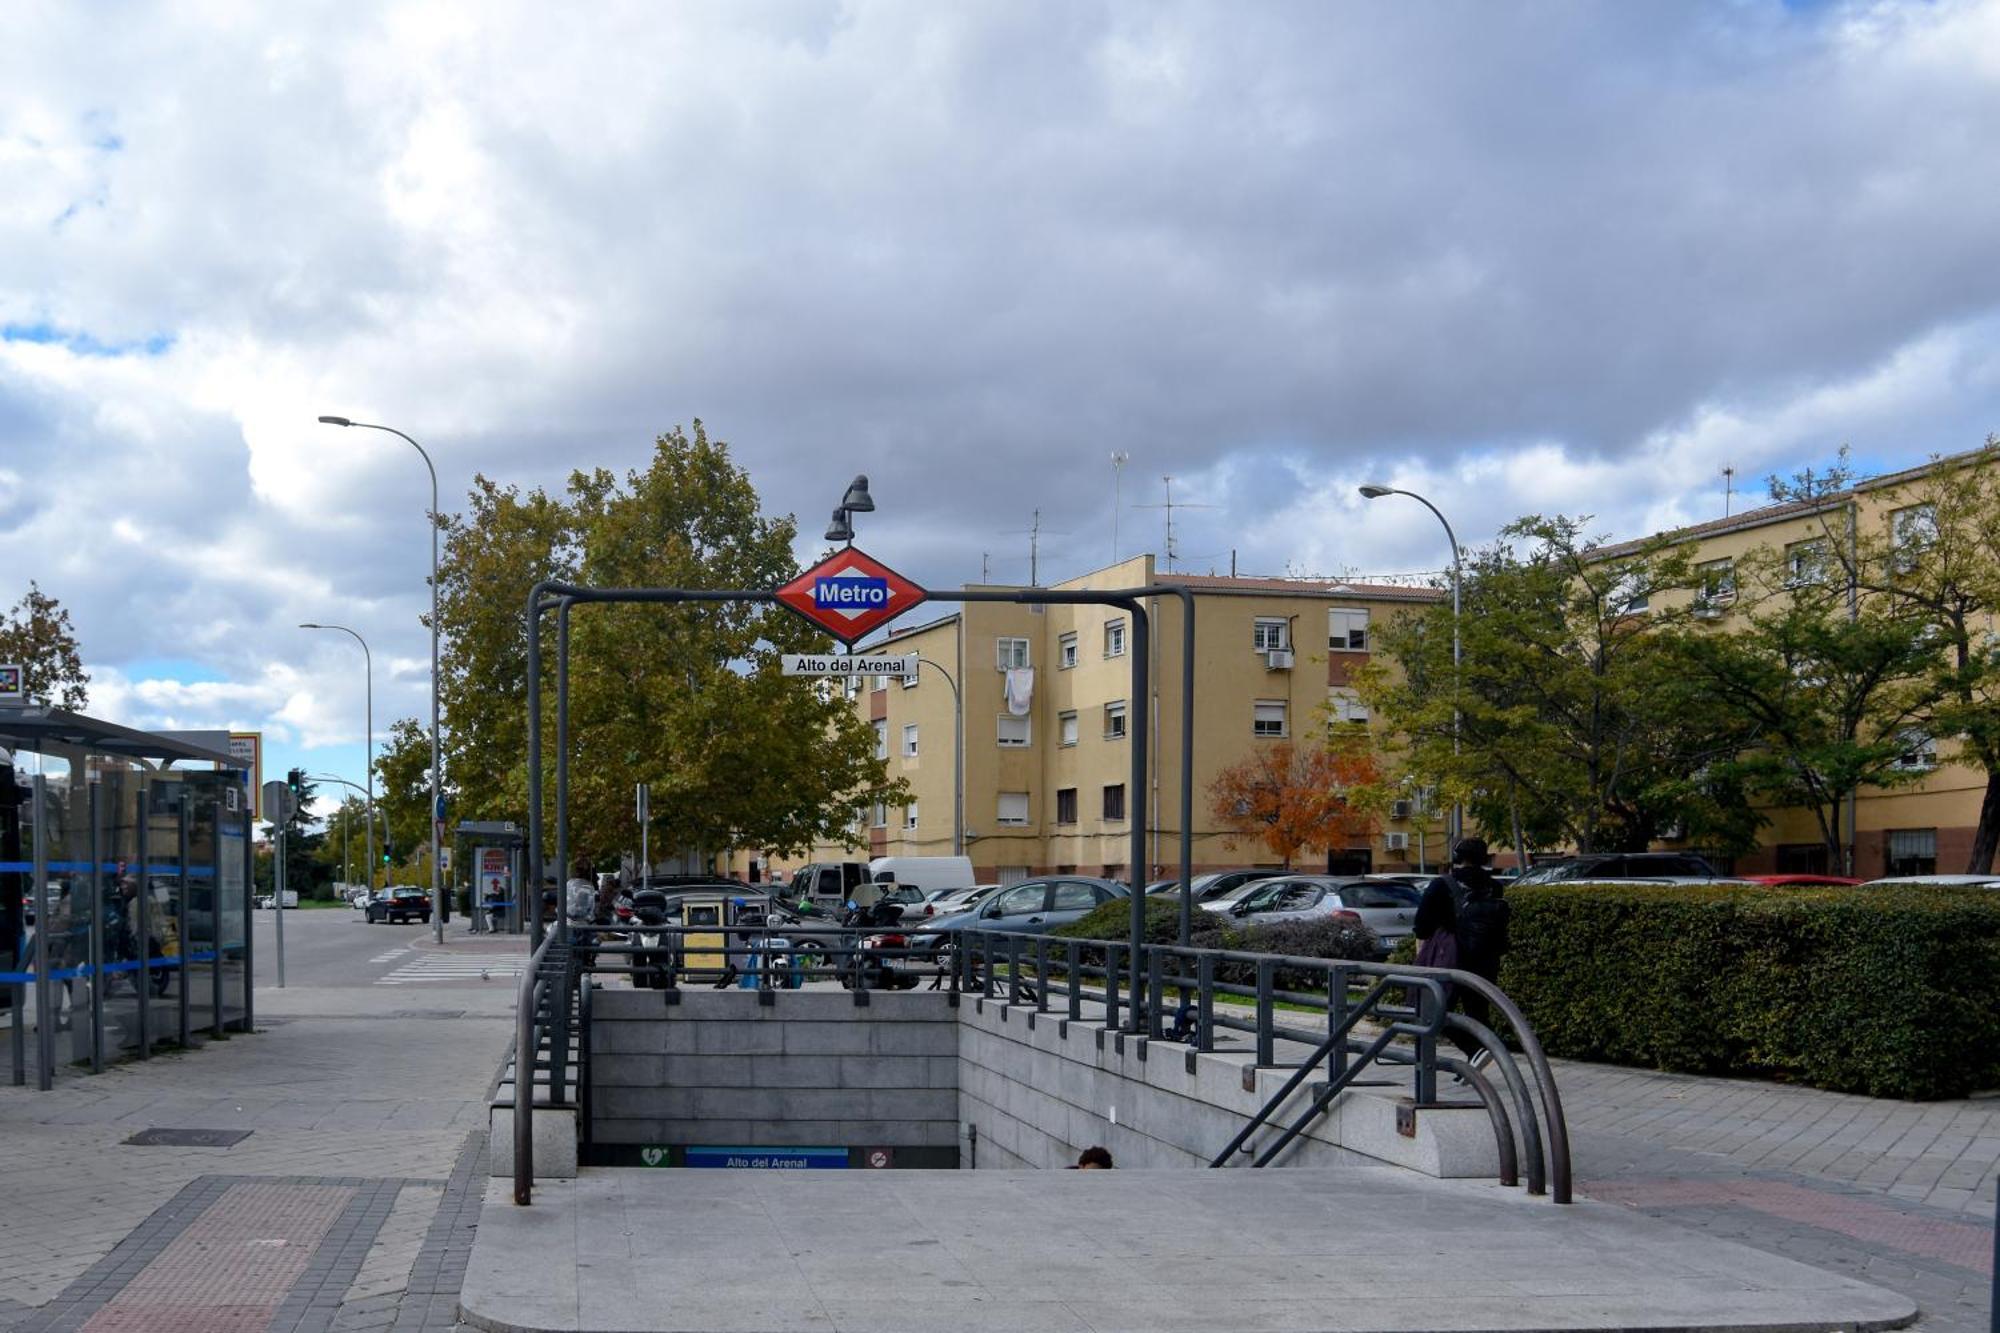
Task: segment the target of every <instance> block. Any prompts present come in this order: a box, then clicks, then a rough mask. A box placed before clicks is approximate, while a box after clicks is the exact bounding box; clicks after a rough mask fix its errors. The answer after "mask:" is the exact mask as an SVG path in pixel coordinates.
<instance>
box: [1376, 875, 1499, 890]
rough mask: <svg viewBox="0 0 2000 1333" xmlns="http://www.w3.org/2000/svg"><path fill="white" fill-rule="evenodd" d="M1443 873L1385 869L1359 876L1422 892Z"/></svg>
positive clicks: (1377, 882) (1496, 877)
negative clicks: (1377, 872) (1407, 886)
mask: <svg viewBox="0 0 2000 1333" xmlns="http://www.w3.org/2000/svg"><path fill="white" fill-rule="evenodd" d="M1443 873H1444V872H1443V871H1441V870H1439V871H1433V872H1432V873H1430V874H1424V873H1422V872H1420V871H1415V870H1411V871H1401V870H1396V871H1385V872H1383V873H1381V874H1375V875H1363V876H1362V877H1361V878H1363V879H1365V880H1367V881H1368V882H1369V883H1371V884H1407V885H1409V886H1410V887H1411V888H1413V889H1416V890H1417V891H1418V892H1422V891H1423V890H1425V889H1427V888H1429V887H1430V884H1431V881H1432V880H1434V879H1436V878H1437V877H1438V876H1439V875H1441V874H1443ZM1494 878H1495V879H1498V878H1499V876H1498V875H1497V874H1496V875H1495V876H1494Z"/></svg>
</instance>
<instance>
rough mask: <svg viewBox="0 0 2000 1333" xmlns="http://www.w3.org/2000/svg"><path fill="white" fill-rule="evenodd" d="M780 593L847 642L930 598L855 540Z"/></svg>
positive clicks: (828, 631) (850, 643)
mask: <svg viewBox="0 0 2000 1333" xmlns="http://www.w3.org/2000/svg"><path fill="white" fill-rule="evenodd" d="M777 598H778V600H779V601H780V602H783V603H784V604H785V605H786V606H789V607H790V608H792V610H794V611H796V612H798V613H799V614H800V615H802V616H804V617H805V618H806V619H807V620H810V621H812V623H813V624H815V625H817V626H819V627H820V628H821V629H823V630H825V631H826V632H827V633H829V634H831V635H832V636H833V637H834V638H836V639H839V640H840V641H841V642H842V643H845V644H848V645H850V646H851V645H852V644H853V643H854V641H855V640H856V639H858V638H860V637H861V636H862V635H864V634H866V633H867V632H868V631H869V630H872V629H874V628H875V627H876V626H878V625H885V624H887V623H888V622H889V621H891V620H894V619H895V618H896V617H897V616H900V615H902V614H903V612H905V611H907V610H909V609H910V608H911V607H913V606H916V605H917V604H918V603H920V602H922V601H923V600H924V590H923V589H922V588H919V587H918V586H917V585H916V584H914V583H912V582H910V581H909V580H908V579H906V578H904V577H903V576H902V575H901V574H898V573H897V572H896V571H895V570H893V569H891V568H889V567H888V566H887V565H885V564H883V563H882V562H881V561H880V560H877V559H876V558H875V557H874V556H872V555H869V554H868V553H867V552H865V551H857V550H855V549H854V548H853V547H852V546H849V547H847V548H845V549H844V550H839V551H835V552H834V553H833V554H832V555H830V556H828V557H827V558H826V559H824V560H822V561H820V562H819V563H818V564H816V565H814V566H813V567H812V568H811V569H808V570H807V571H806V572H805V573H803V574H801V575H799V576H798V577H797V578H795V579H793V580H792V581H791V582H790V583H787V584H786V585H785V586H784V587H782V588H779V589H778V590H777Z"/></svg>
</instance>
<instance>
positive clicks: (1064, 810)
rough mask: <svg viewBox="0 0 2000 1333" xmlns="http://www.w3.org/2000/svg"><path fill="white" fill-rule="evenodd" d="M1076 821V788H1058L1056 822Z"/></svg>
mask: <svg viewBox="0 0 2000 1333" xmlns="http://www.w3.org/2000/svg"><path fill="white" fill-rule="evenodd" d="M1075 822H1076V788H1074V787H1058V788H1056V823H1058V824H1074V823H1075Z"/></svg>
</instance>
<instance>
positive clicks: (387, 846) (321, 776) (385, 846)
mask: <svg viewBox="0 0 2000 1333" xmlns="http://www.w3.org/2000/svg"><path fill="white" fill-rule="evenodd" d="M307 777H308V778H310V779H311V780H312V781H314V782H338V783H339V784H340V785H341V786H343V787H351V788H353V790H354V791H356V792H357V793H358V792H359V791H360V790H361V788H360V787H357V786H355V784H354V783H352V782H349V781H348V780H347V779H346V778H341V777H335V776H334V775H333V774H331V773H309V774H307ZM365 808H366V807H364V809H365ZM376 819H380V820H381V821H382V855H384V856H394V855H395V854H396V849H395V847H394V845H393V844H392V843H391V842H390V841H389V815H388V812H386V811H383V810H376V811H375V812H374V815H373V818H369V817H366V816H364V817H363V819H362V821H361V822H362V823H363V824H365V825H367V826H368V831H369V834H370V835H371V837H372V836H373V834H374V831H375V830H374V822H375V820H376ZM368 888H369V890H370V892H373V891H374V888H375V880H374V872H373V871H370V872H369V882H368Z"/></svg>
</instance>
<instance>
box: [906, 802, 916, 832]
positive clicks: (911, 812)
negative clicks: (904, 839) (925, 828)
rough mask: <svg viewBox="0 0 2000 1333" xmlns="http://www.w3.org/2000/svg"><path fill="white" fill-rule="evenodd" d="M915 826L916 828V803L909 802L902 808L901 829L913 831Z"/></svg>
mask: <svg viewBox="0 0 2000 1333" xmlns="http://www.w3.org/2000/svg"><path fill="white" fill-rule="evenodd" d="M916 826H917V803H916V802H915V801H911V802H910V803H909V804H908V805H906V806H904V807H903V827H904V828H906V829H913V828H915V827H916Z"/></svg>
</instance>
